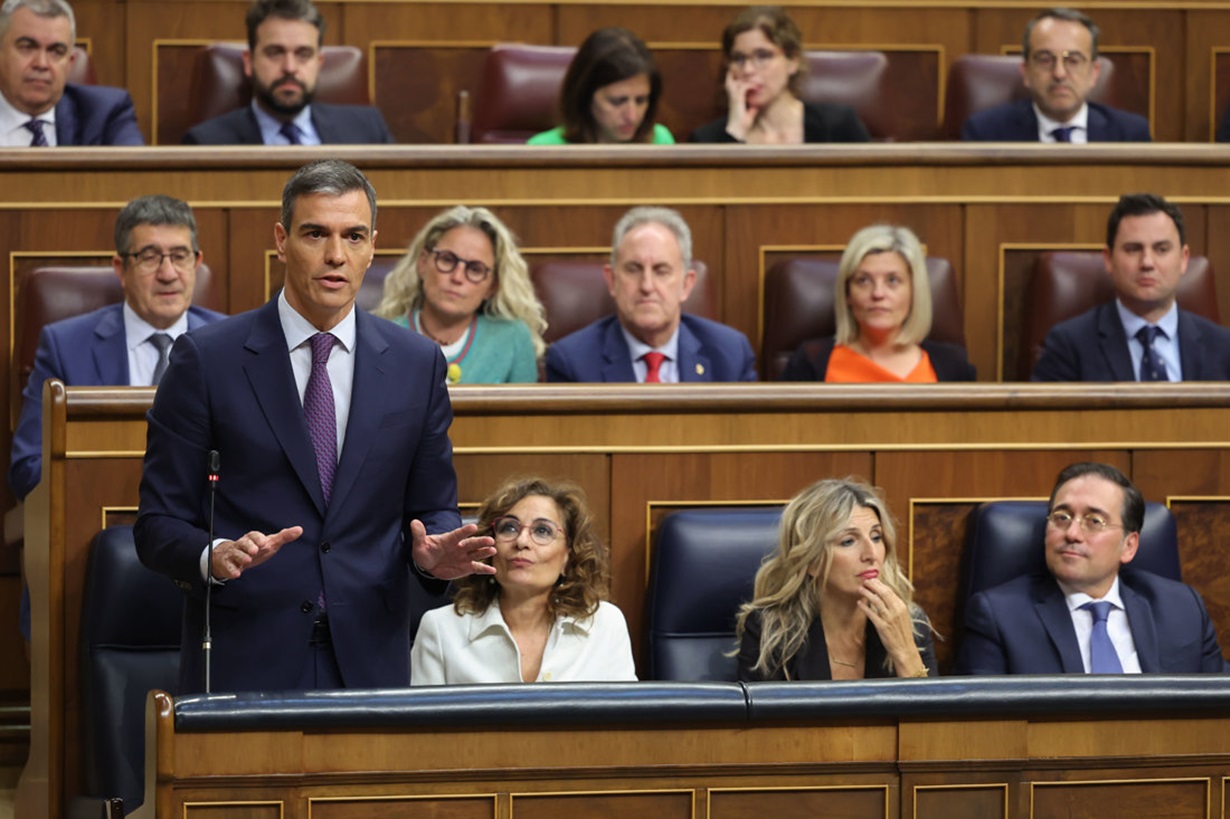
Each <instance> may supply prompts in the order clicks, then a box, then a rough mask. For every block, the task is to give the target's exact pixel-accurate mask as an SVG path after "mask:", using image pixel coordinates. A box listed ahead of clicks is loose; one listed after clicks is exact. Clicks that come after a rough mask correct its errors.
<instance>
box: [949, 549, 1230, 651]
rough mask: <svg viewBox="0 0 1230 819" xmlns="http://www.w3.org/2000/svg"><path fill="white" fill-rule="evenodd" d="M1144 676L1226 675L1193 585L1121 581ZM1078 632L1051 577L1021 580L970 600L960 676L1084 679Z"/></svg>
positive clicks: (1150, 577)
mask: <svg viewBox="0 0 1230 819" xmlns="http://www.w3.org/2000/svg"><path fill="white" fill-rule="evenodd" d="M1119 593H1120V596H1121V597H1122V598H1123V607H1124V609H1125V610H1126V611H1127V618H1128V625H1129V626H1130V628H1131V630H1132V640H1133V641H1135V643H1136V657H1137V659H1138V660H1139V661H1140V670H1141V671H1143V672H1146V673H1165V674H1186V673H1196V672H1214V673H1216V672H1221V671H1224V670H1225V661H1224V660H1223V659H1222V656H1221V648H1220V647H1219V646H1218V645H1217V635H1216V634H1215V633H1214V631H1213V622H1212V621H1211V620H1210V619H1209V613H1208V612H1207V611H1205V608H1204V601H1203V600H1201V599H1200V595H1199V594H1197V593H1196V590H1195V589H1193V588H1192V587H1191V586H1188V585H1186V584H1184V583H1179V582H1177V581H1174V580H1169V579H1167V578H1164V577H1159V576H1158V575H1155V574H1152V573H1150V572H1146V571H1143V570H1132V569H1128V570H1126V571H1123V572H1121V573H1120V574H1119ZM1084 671H1085V666H1084V663H1083V662H1082V661H1081V655H1080V648H1079V647H1078V644H1077V642H1076V629H1075V628H1074V627H1073V626H1072V615H1071V614H1070V613H1069V612H1068V604H1067V601H1066V600H1064V596H1063V591H1062V590H1061V589H1060V588H1059V585H1058V584H1057V583H1056V582H1055V579H1054V578H1053V577H1052V576H1051V575H1050V574H1045V575H1034V576H1032V577H1018V578H1016V579H1015V580H1009V581H1008V582H1007V583H1003V584H1001V585H999V586H996V587H994V588H992V589H987V590H986V591H981V592H979V593H978V594H975V595H974V596H973V597H971V598H970V599H969V602H968V603H967V604H966V607H965V637H964V638H963V639H962V641H961V652H960V655H959V656H958V658H957V672H958V673H960V674H1083V673H1084Z"/></svg>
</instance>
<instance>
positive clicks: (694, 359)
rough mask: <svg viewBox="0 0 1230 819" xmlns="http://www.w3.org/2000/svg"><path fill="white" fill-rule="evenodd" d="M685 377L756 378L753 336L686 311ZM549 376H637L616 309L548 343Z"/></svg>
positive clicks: (681, 365) (681, 366)
mask: <svg viewBox="0 0 1230 819" xmlns="http://www.w3.org/2000/svg"><path fill="white" fill-rule="evenodd" d="M677 364H678V373H679V380H680V381H755V380H756V360H755V355H754V354H753V353H752V345H751V344H749V343H748V340H747V336H745V335H743V334H742V333H740V332H739V331H738V330H735V329H733V328H731V327H727V326H726V325H725V324H719V323H717V322H716V321H710V320H709V319H705V318H700V317H699V316H690V315H688V314H686V313H685V314H683V316H681V317H680V321H679V361H678V362H677ZM547 380H548V381H571V382H621V381H636V371H635V370H634V369H633V368H632V353H631V352H629V351H628V343H627V342H626V341H625V340H624V334H623V333H622V332H621V331H620V327H619V318H618V317H617V316H614V315H610V316H607V317H606V318H604V319H599V320H598V321H595V322H594V323H593V324H591V325H589V326H588V327H583V328H581V329H580V330H577V331H576V332H575V333H572V334H571V335H567V336H564V337H563V338H561V339H560V340H559V341H556V342H555V343H553V344H552V345H551V346H550V347H549V348H548V349H547Z"/></svg>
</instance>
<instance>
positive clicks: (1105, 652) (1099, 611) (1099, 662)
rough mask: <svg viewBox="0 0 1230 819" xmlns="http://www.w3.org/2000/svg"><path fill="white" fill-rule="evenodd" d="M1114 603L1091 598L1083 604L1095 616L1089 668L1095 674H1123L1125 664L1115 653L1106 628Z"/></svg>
mask: <svg viewBox="0 0 1230 819" xmlns="http://www.w3.org/2000/svg"><path fill="white" fill-rule="evenodd" d="M1111 606H1112V604H1111V603H1110V602H1108V601H1106V600H1090V601H1089V602H1088V603H1086V604H1085V605H1083V606H1081V608H1082V609H1086V610H1088V611H1089V613H1090V614H1091V615H1092V616H1093V633H1092V634H1090V635H1089V670H1090V671H1091V672H1092V673H1094V674H1122V673H1123V664H1122V663H1120V662H1119V655H1118V654H1117V653H1115V644H1114V643H1112V642H1111V641H1110V632H1108V631H1107V630H1106V618H1107V617H1109V616H1110V610H1111Z"/></svg>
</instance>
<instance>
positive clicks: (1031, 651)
mask: <svg viewBox="0 0 1230 819" xmlns="http://www.w3.org/2000/svg"><path fill="white" fill-rule="evenodd" d="M1144 517H1145V502H1144V498H1142V497H1141V494H1140V491H1139V490H1137V489H1136V487H1135V486H1133V485H1132V482H1131V481H1129V480H1128V479H1127V477H1126V476H1125V475H1124V474H1123V473H1122V472H1120V471H1119V470H1118V469H1115V468H1114V467H1113V466H1108V465H1107V464H1100V463H1077V464H1072V465H1071V466H1069V467H1067V468H1066V469H1064V470H1063V471H1062V472H1060V473H1059V478H1058V479H1057V480H1056V482H1055V488H1054V489H1053V490H1052V492H1051V500H1050V504H1049V505H1048V516H1047V524H1046V540H1045V544H1044V546H1043V548H1044V549H1045V550H1046V566H1047V570H1048V571H1047V573H1046V574H1042V575H1037V576H1034V577H1020V578H1017V579H1015V580H1010V581H1008V582H1007V583H1003V584H1001V585H999V586H995V587H994V588H991V589H988V590H985V591H981V592H979V593H978V594H975V595H974V596H973V597H971V598H970V600H969V602H968V603H967V604H966V608H965V636H964V637H963V638H962V641H961V650H960V652H959V656H958V658H957V671H958V673H962V674H1080V673H1094V674H1099V673H1107V674H1112V673H1137V672H1143V673H1166V674H1185V673H1197V672H1212V673H1220V672H1223V671H1225V670H1226V664H1225V660H1224V659H1223V658H1222V654H1221V647H1220V646H1219V645H1218V642H1217V634H1216V633H1215V631H1214V629H1213V623H1212V621H1211V620H1210V619H1209V613H1208V611H1207V610H1205V607H1204V601H1202V600H1201V599H1200V595H1199V594H1198V593H1197V592H1196V590H1195V589H1193V588H1192V587H1191V586H1188V585H1186V584H1184V583H1179V582H1178V581H1175V580H1169V579H1167V578H1164V577H1159V576H1158V575H1155V574H1152V573H1150V572H1146V571H1143V570H1129V571H1120V570H1121V569H1122V568H1123V567H1124V566H1126V565H1127V564H1129V563H1131V561H1132V558H1133V557H1135V556H1136V550H1137V548H1138V547H1139V541H1140V529H1141V525H1142V524H1143V523H1144Z"/></svg>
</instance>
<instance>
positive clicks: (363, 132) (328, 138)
mask: <svg viewBox="0 0 1230 819" xmlns="http://www.w3.org/2000/svg"><path fill="white" fill-rule="evenodd" d="M312 125H313V126H315V128H316V133H317V134H319V135H320V141H321V142H322V143H323V144H325V145H381V144H386V143H391V142H392V141H393V135H392V134H390V133H389V126H387V125H386V124H385V122H384V117H383V116H381V115H380V111H379V110H377V109H375V108H372V107H371V106H369V105H330V104H329V103H326V102H313V103H312ZM184 144H185V145H263V144H265V142H264V140H263V139H262V138H261V129H260V126H259V125H257V123H256V115H255V114H253V113H252V106H251V105H245V106H244V107H243V108H236V109H235V110H234V111H228V112H226V113H225V114H223V115H222V116H219V117H214V118H213V119H207V120H205V121H204V122H202V123H199V124H197V125H194V126H193V127H191V128H189V129H188V133H186V134H184Z"/></svg>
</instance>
